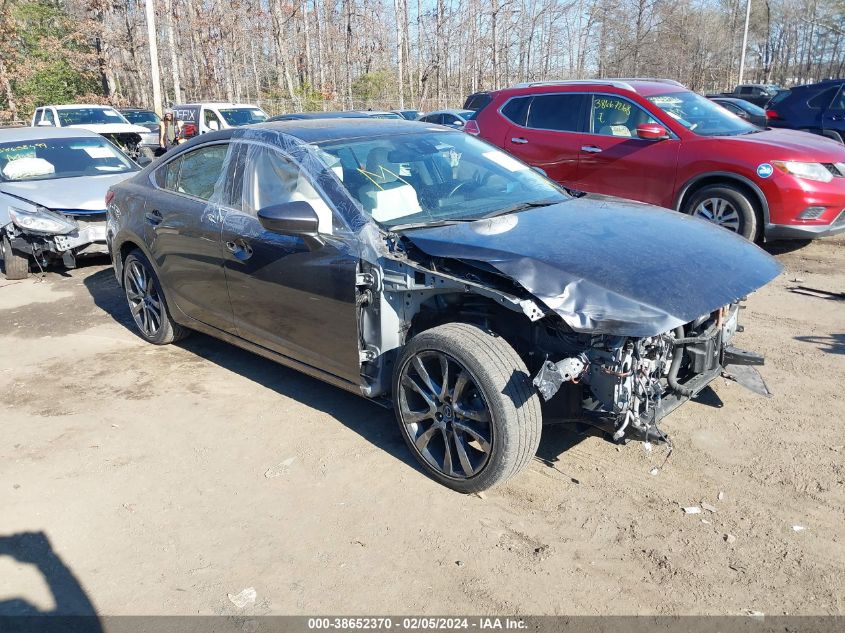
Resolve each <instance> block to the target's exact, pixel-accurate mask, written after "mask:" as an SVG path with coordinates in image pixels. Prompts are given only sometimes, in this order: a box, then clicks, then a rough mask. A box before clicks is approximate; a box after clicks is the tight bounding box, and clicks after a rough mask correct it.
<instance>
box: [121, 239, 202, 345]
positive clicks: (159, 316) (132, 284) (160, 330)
mask: <svg viewBox="0 0 845 633" xmlns="http://www.w3.org/2000/svg"><path fill="white" fill-rule="evenodd" d="M123 290H124V293H125V294H126V302H127V303H128V304H129V312H130V313H131V314H132V320H133V321H134V322H135V327H136V328H137V329H138V333H139V334H140V335H141V337H142V338H143V339H144V340H145V341H147V342H148V343H152V344H154V345H168V344H169V343H173V342H175V341H178V340H179V339H181V338H184V337H185V336H186V335H187V334H188V330H186V329H185V328H183V327H182V326H181V325H179V324H178V323H176V322H175V321H174V320H173V319H172V318H171V317H170V311H169V310H168V309H167V302H166V301H165V299H164V293H163V292H162V290H161V284H160V283H159V280H158V277H157V276H156V274H155V271H154V270H153V267H152V264H150V261H149V260H148V259H147V258H146V257H145V256H144V254H143V253H142V252H141V251H140V250H134V251H132V252H131V253H129V255H127V257H126V260H125V261H124V262H123Z"/></svg>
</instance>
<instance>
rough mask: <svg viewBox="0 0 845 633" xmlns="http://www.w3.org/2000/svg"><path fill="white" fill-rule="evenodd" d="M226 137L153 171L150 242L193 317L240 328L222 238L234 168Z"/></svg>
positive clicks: (173, 292) (170, 293)
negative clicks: (229, 291) (226, 274)
mask: <svg viewBox="0 0 845 633" xmlns="http://www.w3.org/2000/svg"><path fill="white" fill-rule="evenodd" d="M229 151H230V144H229V143H228V142H226V141H222V142H218V143H208V144H206V145H201V146H199V147H197V148H195V149H193V150H191V151H189V152H186V153H184V154H180V155H179V156H177V157H176V158H175V159H173V160H170V161H168V162H167V163H165V164H164V165H162V166H161V167H159V168H158V169H156V170H155V171H154V172H153V176H152V179H153V183H154V184H155V188H153V189H152V190H151V193H150V195H149V197H148V199H147V204H146V207H145V214H144V218H145V222H146V233H147V235H146V241H147V243H148V244H149V245H150V251H151V254H152V256H153V259H154V260H155V264H156V266H157V268H158V270H159V273H160V277H161V279H162V283H164V285H165V292H166V293H167V298H168V300H169V301H170V302H171V303H172V304H173V305H174V306H176V307H178V308H179V310H181V311H182V312H183V313H184V314H186V315H187V316H189V317H191V318H193V319H196V320H197V321H201V322H202V323H206V324H208V325H211V326H213V327H215V328H218V329H220V330H223V331H226V332H232V331H233V330H234V322H233V319H232V308H231V305H230V302H229V295H228V291H227V288H226V276H225V273H224V271H223V262H224V251H223V246H222V244H221V242H220V233H221V229H222V225H223V223H222V217H223V216H224V215H225V213H226V211H227V208H228V203H229V200H228V195H229V193H230V191H231V185H230V183H231V179H232V169H231V166H230V161H229V160H228V156H229Z"/></svg>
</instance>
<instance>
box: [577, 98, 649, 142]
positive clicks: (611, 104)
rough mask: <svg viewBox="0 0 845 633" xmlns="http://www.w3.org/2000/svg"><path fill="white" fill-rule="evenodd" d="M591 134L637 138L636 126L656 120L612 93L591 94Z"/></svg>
mask: <svg viewBox="0 0 845 633" xmlns="http://www.w3.org/2000/svg"><path fill="white" fill-rule="evenodd" d="M590 122H591V126H592V128H591V129H592V133H593V134H601V135H602V136H619V137H624V138H637V127H638V126H640V125H643V124H657V123H658V122H657V121H656V120H655V119H654V118H653V117H652V116H651V115H649V114H648V113H647V112H646V111H645V110H643V109H642V108H640V107H639V106H637V105H636V104H634V103H632V102H631V101H628V100H627V99H622V98H620V97H614V96H613V95H593V105H592V114H591V116H590Z"/></svg>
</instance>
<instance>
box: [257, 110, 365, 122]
mask: <svg viewBox="0 0 845 633" xmlns="http://www.w3.org/2000/svg"><path fill="white" fill-rule="evenodd" d="M282 117H289V118H288V119H287V120H290V121H293V120H300V121H308V120H311V119H366V118H369V117H368V116H367V115H366V114H364V113H363V112H357V111H355V110H340V111H336V112H288V113H286V114H277V115H276V116H273V117H270V119H271V122H274V123H275V121H279V120H282ZM274 119H275V120H274Z"/></svg>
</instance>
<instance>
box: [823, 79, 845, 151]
mask: <svg viewBox="0 0 845 633" xmlns="http://www.w3.org/2000/svg"><path fill="white" fill-rule="evenodd" d="M822 129H823V130H824V131H825V132H836V133H837V134H839V136H840V138H841V139H842V140H845V84H843V85H842V86H840V87H839V92H838V93H837V94H836V96H835V97H834V98H833V100H832V101H831V102H830V105H829V106H828V107H827V109H826V110H825V111H824V114H823V115H822Z"/></svg>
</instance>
